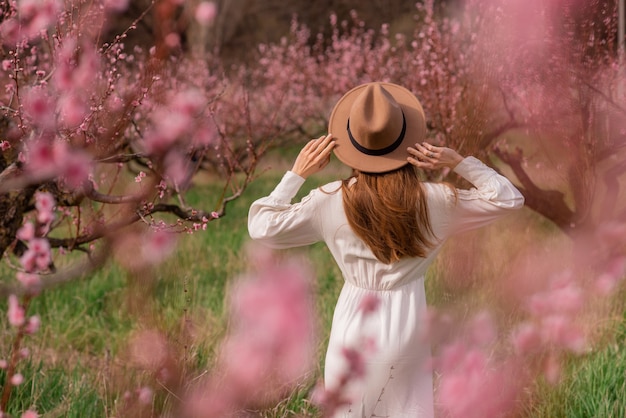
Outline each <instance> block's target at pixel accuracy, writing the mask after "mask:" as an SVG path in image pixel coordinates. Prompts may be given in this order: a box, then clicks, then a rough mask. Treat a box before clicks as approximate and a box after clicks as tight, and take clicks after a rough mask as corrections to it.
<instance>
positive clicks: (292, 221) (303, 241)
mask: <svg viewBox="0 0 626 418" xmlns="http://www.w3.org/2000/svg"><path fill="white" fill-rule="evenodd" d="M333 147H334V141H333V139H332V136H330V135H326V136H322V137H320V138H318V139H314V140H312V141H310V142H309V143H307V144H306V145H305V146H304V148H303V149H302V150H301V151H300V153H299V154H298V157H297V158H296V161H295V163H294V165H293V168H292V169H291V170H290V171H288V172H287V173H285V175H284V176H283V178H282V180H281V181H280V183H279V184H278V185H277V186H276V188H275V189H274V191H272V193H271V194H270V195H269V196H266V197H262V198H260V199H258V200H257V201H255V202H254V203H253V204H252V205H251V206H250V211H249V213H248V233H249V234H250V237H251V238H252V239H254V240H258V241H260V242H262V243H263V244H265V245H267V246H269V247H272V248H290V247H297V246H302V245H309V244H313V243H315V242H317V241H319V240H320V239H321V235H320V233H319V231H318V228H317V217H318V216H319V214H318V211H317V205H316V199H315V196H316V195H317V193H318V192H317V191H316V190H314V191H312V192H311V193H310V194H309V195H308V196H306V197H305V198H303V199H302V200H301V201H300V202H299V203H296V204H291V200H292V199H293V198H294V197H295V195H296V193H297V192H298V190H299V189H300V187H301V186H302V184H304V181H305V179H306V178H307V177H308V176H310V175H312V174H314V173H317V172H319V171H320V170H322V169H323V168H324V167H326V165H327V164H328V161H329V159H330V152H331V151H332V148H333Z"/></svg>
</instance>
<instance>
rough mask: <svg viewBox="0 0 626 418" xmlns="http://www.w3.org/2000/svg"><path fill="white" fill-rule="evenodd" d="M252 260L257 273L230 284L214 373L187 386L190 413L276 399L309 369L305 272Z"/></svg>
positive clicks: (219, 412)
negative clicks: (225, 329)
mask: <svg viewBox="0 0 626 418" xmlns="http://www.w3.org/2000/svg"><path fill="white" fill-rule="evenodd" d="M261 251H263V250H261ZM253 257H254V256H253ZM263 260H265V261H263ZM257 261H260V263H261V264H262V265H261V266H260V267H261V268H260V270H259V271H258V273H257V274H256V275H254V276H253V277H249V278H247V279H245V280H241V281H240V282H239V283H238V284H237V285H236V286H235V288H234V289H233V292H232V294H231V298H230V302H231V303H230V309H231V318H232V322H231V324H232V325H231V329H230V332H229V335H228V336H227V337H226V339H225V340H224V342H223V344H222V347H221V350H220V355H219V359H218V365H217V373H216V376H214V377H213V379H212V380H211V381H209V382H208V387H202V388H196V389H194V390H193V393H192V394H191V395H190V397H189V400H188V402H187V403H186V407H187V409H188V411H187V412H188V413H189V414H191V416H194V417H196V416H197V417H200V416H202V417H204V416H229V414H230V413H232V412H234V411H237V410H239V409H242V408H245V407H246V406H251V405H259V404H262V403H264V402H268V401H271V400H272V399H277V398H278V397H280V396H284V395H285V394H286V393H288V392H289V390H291V388H292V387H293V385H295V384H297V383H298V381H299V380H300V379H302V378H303V377H304V376H305V375H306V374H307V373H308V372H310V370H311V367H312V365H313V354H314V351H315V347H316V344H315V340H316V338H315V322H314V318H315V317H314V312H313V303H312V300H311V297H310V289H309V281H310V277H309V274H308V272H307V271H306V270H305V269H303V268H302V267H300V266H298V265H296V264H293V263H291V264H283V265H277V264H274V263H273V262H272V261H271V259H269V258H268V259H266V258H265V257H263V259H262V260H257Z"/></svg>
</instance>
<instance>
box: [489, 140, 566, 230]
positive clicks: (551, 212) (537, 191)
mask: <svg viewBox="0 0 626 418" xmlns="http://www.w3.org/2000/svg"><path fill="white" fill-rule="evenodd" d="M493 152H494V153H495V155H496V156H497V157H498V158H500V160H502V161H503V162H504V163H506V164H507V165H508V166H509V167H511V169H512V170H513V173H515V176H516V177H517V179H518V180H519V181H520V183H521V184H522V187H520V188H519V189H520V192H521V193H522V194H523V195H524V198H525V205H526V206H528V207H529V208H531V209H532V210H534V211H535V212H537V213H539V214H541V215H543V216H545V217H546V218H548V219H550V220H551V221H552V222H554V223H555V224H556V225H557V226H558V227H559V228H560V229H561V230H562V231H563V232H565V233H566V234H568V235H571V234H572V232H573V231H572V229H573V228H574V227H575V226H576V220H577V215H578V214H577V213H576V212H574V211H572V210H571V209H570V208H569V207H568V206H567V204H566V203H565V198H564V197H565V196H564V194H563V193H562V192H560V191H557V190H543V189H541V188H539V187H538V186H537V185H536V184H535V182H534V181H533V180H532V179H531V178H530V177H529V176H528V173H526V170H524V168H523V167H522V151H521V150H520V149H519V148H518V149H517V151H516V153H515V154H511V153H509V152H507V151H504V150H502V149H500V148H498V147H496V148H494V150H493Z"/></svg>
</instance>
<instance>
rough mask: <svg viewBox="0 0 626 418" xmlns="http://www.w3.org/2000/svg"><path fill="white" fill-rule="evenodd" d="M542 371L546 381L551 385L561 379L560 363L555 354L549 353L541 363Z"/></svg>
mask: <svg viewBox="0 0 626 418" xmlns="http://www.w3.org/2000/svg"><path fill="white" fill-rule="evenodd" d="M543 373H544V376H545V378H546V381H547V382H548V383H550V384H552V385H556V384H557V383H559V380H561V364H560V363H559V359H558V358H557V356H555V355H550V356H548V358H547V359H546V361H545V363H544V365H543Z"/></svg>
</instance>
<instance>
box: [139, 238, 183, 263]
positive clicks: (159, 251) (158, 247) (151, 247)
mask: <svg viewBox="0 0 626 418" xmlns="http://www.w3.org/2000/svg"><path fill="white" fill-rule="evenodd" d="M175 244H176V236H175V234H173V233H170V232H166V231H154V232H149V233H147V234H146V235H145V236H144V238H143V246H142V248H141V249H140V251H141V255H142V257H143V259H144V260H145V261H146V262H148V263H150V264H157V263H160V262H162V261H164V260H165V258H167V257H168V256H169V255H170V254H171V253H172V252H173V251H174V249H175Z"/></svg>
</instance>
